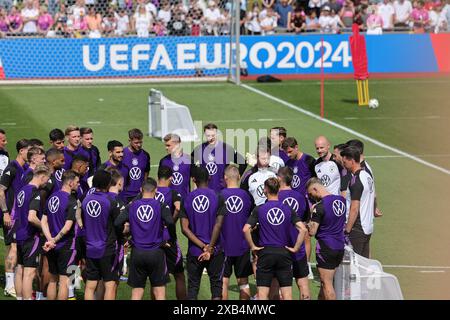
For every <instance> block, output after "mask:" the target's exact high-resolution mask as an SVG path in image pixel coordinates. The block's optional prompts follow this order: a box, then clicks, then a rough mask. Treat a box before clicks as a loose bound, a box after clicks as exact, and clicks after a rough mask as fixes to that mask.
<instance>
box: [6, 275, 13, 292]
mask: <svg viewBox="0 0 450 320" xmlns="http://www.w3.org/2000/svg"><path fill="white" fill-rule="evenodd" d="M5 276H6V277H5V278H6V285H5V287H6V288H7V289H9V288H14V272H5Z"/></svg>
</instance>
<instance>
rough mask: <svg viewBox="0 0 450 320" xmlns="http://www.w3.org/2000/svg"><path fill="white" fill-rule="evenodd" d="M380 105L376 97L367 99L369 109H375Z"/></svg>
mask: <svg viewBox="0 0 450 320" xmlns="http://www.w3.org/2000/svg"><path fill="white" fill-rule="evenodd" d="M379 106H380V103H379V102H378V100H377V99H370V101H369V108H370V109H376V108H378V107H379Z"/></svg>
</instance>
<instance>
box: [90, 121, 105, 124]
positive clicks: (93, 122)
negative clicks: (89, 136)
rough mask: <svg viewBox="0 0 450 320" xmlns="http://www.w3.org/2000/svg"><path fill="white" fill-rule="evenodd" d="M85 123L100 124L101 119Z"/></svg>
mask: <svg viewBox="0 0 450 320" xmlns="http://www.w3.org/2000/svg"><path fill="white" fill-rule="evenodd" d="M86 123H87V124H101V123H102V122H101V121H88V122H86Z"/></svg>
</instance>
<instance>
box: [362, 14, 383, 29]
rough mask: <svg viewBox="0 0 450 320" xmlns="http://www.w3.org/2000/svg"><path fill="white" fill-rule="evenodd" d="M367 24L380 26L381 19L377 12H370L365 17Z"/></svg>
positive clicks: (381, 23)
mask: <svg viewBox="0 0 450 320" xmlns="http://www.w3.org/2000/svg"><path fill="white" fill-rule="evenodd" d="M366 23H367V26H380V27H381V26H382V25H383V19H382V18H381V17H380V16H379V15H378V14H371V15H370V16H369V17H368V18H367V22H366Z"/></svg>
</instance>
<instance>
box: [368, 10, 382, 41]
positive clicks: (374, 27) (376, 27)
mask: <svg viewBox="0 0 450 320" xmlns="http://www.w3.org/2000/svg"><path fill="white" fill-rule="evenodd" d="M367 12H368V14H369V16H368V17H367V22H366V25H367V34H369V35H380V34H383V19H382V18H381V16H380V15H379V14H378V12H377V6H376V5H372V6H370V7H369V8H368V9H367Z"/></svg>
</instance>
